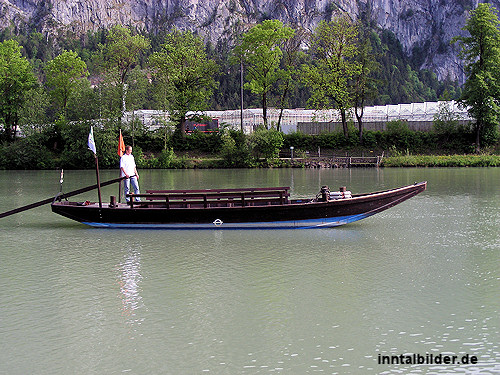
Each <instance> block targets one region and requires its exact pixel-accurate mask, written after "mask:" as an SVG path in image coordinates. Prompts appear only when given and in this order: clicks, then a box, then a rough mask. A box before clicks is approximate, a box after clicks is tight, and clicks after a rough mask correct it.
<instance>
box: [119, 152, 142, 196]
mask: <svg viewBox="0 0 500 375" xmlns="http://www.w3.org/2000/svg"><path fill="white" fill-rule="evenodd" d="M120 170H121V171H122V177H123V176H125V177H126V179H125V180H123V190H124V193H125V199H126V200H127V202H129V201H130V197H127V194H128V192H129V191H130V184H132V187H133V188H134V194H140V191H139V173H137V168H136V165H135V159H134V155H132V146H127V147H125V153H124V154H123V156H122V157H121V159H120ZM136 200H137V201H138V202H139V201H140V199H139V198H136Z"/></svg>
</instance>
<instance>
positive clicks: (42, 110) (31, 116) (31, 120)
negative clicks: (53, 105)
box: [19, 86, 50, 136]
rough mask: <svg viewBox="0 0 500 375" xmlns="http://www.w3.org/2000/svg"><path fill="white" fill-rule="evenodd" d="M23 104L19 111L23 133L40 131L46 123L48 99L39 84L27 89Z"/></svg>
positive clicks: (28, 133)
mask: <svg viewBox="0 0 500 375" xmlns="http://www.w3.org/2000/svg"><path fill="white" fill-rule="evenodd" d="M23 96H24V97H23V105H22V107H21V108H20V111H19V126H20V128H21V130H22V133H23V135H25V136H30V135H33V134H36V133H40V132H41V131H42V130H43V129H44V128H45V125H46V124H47V121H48V119H47V115H46V112H47V108H49V105H50V99H49V96H48V94H47V92H46V91H45V89H44V88H43V87H41V86H38V87H35V88H32V89H31V90H27V91H25V92H24V95H23Z"/></svg>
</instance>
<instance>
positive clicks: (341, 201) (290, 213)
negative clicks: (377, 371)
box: [51, 182, 427, 229]
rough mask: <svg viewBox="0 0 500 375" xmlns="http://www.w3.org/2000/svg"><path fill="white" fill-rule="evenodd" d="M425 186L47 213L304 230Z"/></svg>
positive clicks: (199, 197) (266, 193)
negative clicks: (353, 192)
mask: <svg viewBox="0 0 500 375" xmlns="http://www.w3.org/2000/svg"><path fill="white" fill-rule="evenodd" d="M426 186H427V182H420V183H415V184H413V185H409V186H404V187H400V188H397V189H391V190H385V191H379V192H374V193H368V194H353V195H351V194H350V192H347V191H346V189H345V188H341V189H340V190H339V191H338V192H330V190H329V189H328V187H326V186H324V187H322V188H321V191H320V192H319V193H318V195H316V196H315V197H312V198H311V199H290V188H289V187H275V188H248V189H206V190H148V191H146V194H139V195H133V196H130V198H131V201H130V202H128V203H126V204H125V203H116V198H115V197H111V199H110V203H102V204H101V207H99V204H98V203H93V202H88V201H87V202H69V201H64V200H60V201H59V200H57V199H55V200H54V202H53V203H52V205H51V206H52V211H53V212H55V213H57V214H59V215H62V216H65V217H67V218H70V219H73V220H76V221H79V222H81V223H83V224H87V225H90V226H92V227H99V228H159V229H266V228H271V229H294V228H295V229H306V228H325V227H335V226H339V225H343V224H348V223H352V222H354V221H358V220H361V219H364V218H367V217H369V216H372V215H374V214H376V213H378V212H381V211H384V210H386V209H388V208H390V207H393V206H395V205H397V204H399V203H401V202H403V201H405V200H407V199H409V198H411V197H413V196H415V195H417V194H419V193H421V192H422V191H424V190H425V189H426Z"/></svg>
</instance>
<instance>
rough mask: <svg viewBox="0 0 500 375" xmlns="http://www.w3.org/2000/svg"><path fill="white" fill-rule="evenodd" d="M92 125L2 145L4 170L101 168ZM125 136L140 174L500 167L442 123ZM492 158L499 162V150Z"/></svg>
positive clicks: (110, 148) (108, 157) (113, 138)
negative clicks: (422, 128) (331, 166)
mask: <svg viewBox="0 0 500 375" xmlns="http://www.w3.org/2000/svg"><path fill="white" fill-rule="evenodd" d="M90 125H91V122H89V121H81V122H72V123H69V122H66V121H62V120H59V121H57V122H56V123H55V124H53V125H51V126H49V127H45V128H44V129H43V130H41V131H39V132H34V133H33V134H32V135H30V136H27V137H23V138H20V139H18V140H17V141H16V142H10V143H4V144H2V145H0V169H54V168H65V169H89V168H94V158H93V154H92V152H90V151H88V150H87V136H88V129H89V127H90ZM119 126H120V122H119V121H108V122H103V123H101V124H100V125H99V126H96V127H94V139H95V141H96V146H97V150H98V155H99V165H100V167H101V168H103V169H104V168H118V164H119V157H118V155H117V140H118V132H119ZM123 136H124V139H125V142H126V143H128V144H132V143H134V156H135V159H136V162H137V165H138V167H139V168H253V167H303V166H305V164H306V163H304V161H305V160H307V159H308V158H310V157H311V156H312V155H313V154H314V155H315V157H316V158H317V157H318V156H319V155H322V158H323V160H325V161H327V162H328V158H329V157H331V155H337V156H346V155H349V156H380V155H384V158H383V164H382V165H383V166H387V167H391V166H494V165H498V158H499V156H494V155H488V154H486V153H485V154H483V155H479V156H469V155H468V154H472V153H473V152H474V132H473V130H472V129H471V128H469V127H464V126H459V125H458V124H453V123H451V124H449V123H447V125H446V126H444V125H443V124H442V123H439V126H435V129H434V130H433V131H431V132H418V131H411V130H409V129H408V126H407V125H406V124H405V122H403V121H394V122H391V123H389V124H388V126H387V130H386V131H365V134H364V137H363V143H360V140H359V137H358V132H357V129H356V128H355V126H354V124H353V123H352V122H351V123H350V124H349V126H348V136H347V137H345V136H344V133H343V131H339V132H332V133H323V134H317V135H310V134H303V133H300V132H295V133H291V134H283V133H281V132H278V131H277V130H276V129H272V128H271V129H265V128H263V127H262V128H259V129H257V130H256V131H255V132H253V133H252V134H250V135H245V134H243V133H241V132H240V131H237V130H234V129H230V128H227V127H222V129H221V131H219V132H214V133H203V132H199V131H195V132H193V133H191V134H189V135H187V136H185V137H182V136H180V135H179V133H176V132H171V133H168V134H165V133H164V132H162V131H161V130H156V131H151V130H148V129H146V128H144V127H142V128H136V129H135V130H134V132H133V133H132V132H131V130H130V129H125V130H123ZM291 147H293V156H294V160H293V161H292V160H290V159H291V156H292V155H291V154H290V148H291ZM487 151H488V152H489V153H490V154H497V155H498V154H500V146H499V145H498V144H497V145H496V148H494V147H492V148H490V149H488V150H487ZM318 154H319V155H318ZM458 154H459V155H460V156H456V155H458ZM419 155H433V156H419ZM450 155H451V156H450ZM454 155H455V156H454ZM280 156H281V158H280Z"/></svg>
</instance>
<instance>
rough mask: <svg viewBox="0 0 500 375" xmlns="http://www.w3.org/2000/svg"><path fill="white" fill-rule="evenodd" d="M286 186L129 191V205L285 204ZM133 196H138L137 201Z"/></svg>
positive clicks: (190, 206)
mask: <svg viewBox="0 0 500 375" xmlns="http://www.w3.org/2000/svg"><path fill="white" fill-rule="evenodd" d="M289 189H290V188H288V187H279V188H249V189H205V190H187V191H186V190H146V194H137V195H134V194H129V196H130V197H131V198H132V199H131V200H130V202H129V204H130V206H131V207H133V206H134V205H139V204H141V205H144V204H147V205H148V206H149V207H166V208H194V207H203V208H209V207H237V206H240V207H246V206H261V205H277V204H280V205H282V204H288V203H289V197H290V193H289ZM134 197H137V198H141V202H137V201H135V199H133V198H134Z"/></svg>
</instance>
